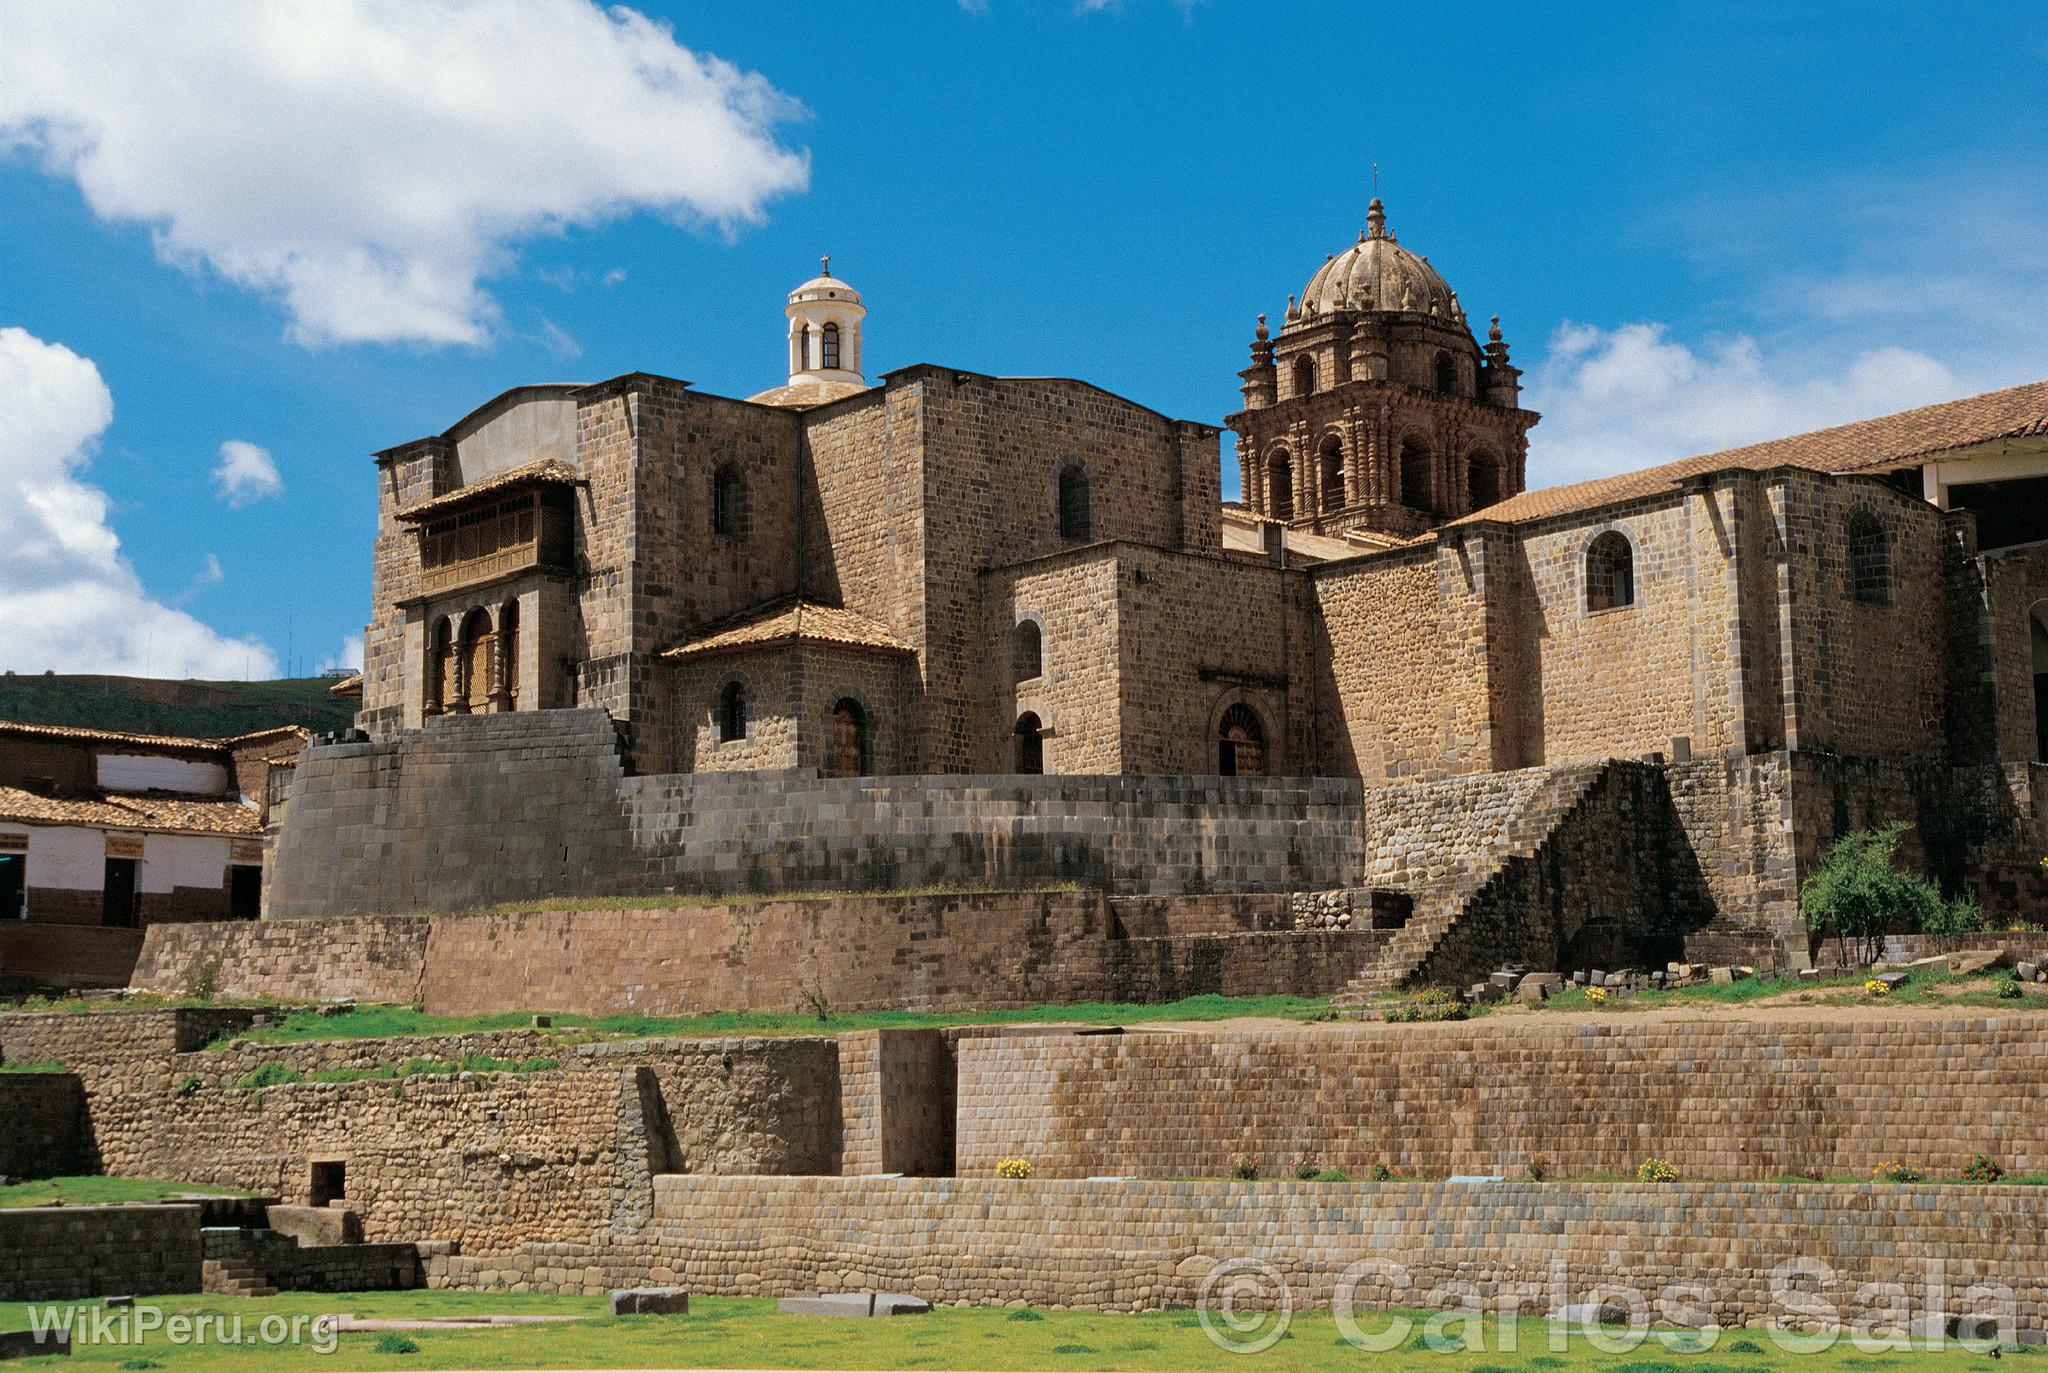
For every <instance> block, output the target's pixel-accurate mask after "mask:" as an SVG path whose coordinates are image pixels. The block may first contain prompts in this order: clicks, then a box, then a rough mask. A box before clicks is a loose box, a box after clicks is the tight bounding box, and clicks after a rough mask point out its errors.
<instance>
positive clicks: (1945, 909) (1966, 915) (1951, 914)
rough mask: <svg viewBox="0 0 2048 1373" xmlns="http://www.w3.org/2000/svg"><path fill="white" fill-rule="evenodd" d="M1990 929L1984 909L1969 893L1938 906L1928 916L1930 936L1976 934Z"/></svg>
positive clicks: (1927, 926)
mask: <svg viewBox="0 0 2048 1373" xmlns="http://www.w3.org/2000/svg"><path fill="white" fill-rule="evenodd" d="M1989 927H1990V922H1989V921H1988V920H1986V919H1985V918H1984V908H1983V907H1982V906H1980V905H1978V904H1977V898H1976V897H1974V896H1972V895H1970V894H1969V893H1968V892H1965V893H1963V894H1962V895H1961V896H1958V897H1954V898H1952V899H1950V900H1947V901H1943V902H1942V903H1940V904H1939V905H1938V906H1936V907H1935V908H1934V910H1933V911H1932V912H1931V913H1930V914H1929V915H1928V917H1927V925H1926V929H1927V933H1929V934H1976V933H1977V932H1978V931H1980V930H1984V929H1988V928H1989Z"/></svg>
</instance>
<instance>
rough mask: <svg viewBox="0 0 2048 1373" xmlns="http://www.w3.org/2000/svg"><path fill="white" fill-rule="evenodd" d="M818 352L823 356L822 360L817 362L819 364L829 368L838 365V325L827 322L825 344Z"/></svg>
mask: <svg viewBox="0 0 2048 1373" xmlns="http://www.w3.org/2000/svg"><path fill="white" fill-rule="evenodd" d="M819 352H820V354H821V355H822V357H823V361H822V362H821V363H820V364H819V365H820V366H822V367H824V368H826V369H828V370H829V369H831V368H834V367H837V366H838V365H839V326H838V325H836V324H828V325H826V326H825V344H824V346H823V347H822V348H821V349H819Z"/></svg>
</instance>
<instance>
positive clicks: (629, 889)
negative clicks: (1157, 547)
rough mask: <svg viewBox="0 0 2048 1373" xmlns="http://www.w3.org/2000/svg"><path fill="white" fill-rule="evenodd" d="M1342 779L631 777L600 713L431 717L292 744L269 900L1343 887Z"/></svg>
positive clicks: (309, 910) (389, 905)
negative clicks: (348, 740) (297, 750)
mask: <svg viewBox="0 0 2048 1373" xmlns="http://www.w3.org/2000/svg"><path fill="white" fill-rule="evenodd" d="M1358 798H1359V788H1358V785H1357V784H1356V783H1354V782H1344V781H1337V780H1328V779H1325V780H1305V779H1289V778H1254V777H1240V778H1216V777H1118V776H1106V777H1011V776H1003V777H948V778H943V779H933V780H926V779H920V778H907V777H895V778H855V779H845V780H835V779H821V778H806V777H791V776H789V775H786V774H783V775H773V776H762V775H754V774H728V775H687V774H663V775H658V776H650V777H635V778H626V777H625V776H624V772H623V768H622V765H621V762H620V758H619V754H618V749H617V745H616V741H615V738H614V733H613V730H612V726H611V723H610V721H609V719H608V718H607V717H606V716H605V715H604V714H603V713H602V712H599V711H539V712H525V713H516V714H511V715H470V716H442V717H439V718H437V719H436V720H434V721H433V722H432V724H431V725H430V726H429V727H428V728H426V729H424V730H421V731H418V732H416V733H413V734H410V735H407V736H405V738H404V740H403V742H400V743H379V744H343V745H333V746H329V747H325V748H316V749H309V750H308V751H307V752H306V754H305V755H304V757H303V759H302V761H301V762H300V764H299V767H298V771H297V774H296V778H295V780H294V782H293V786H292V791H291V800H290V804H289V806H288V807H287V815H286V821H285V824H284V827H283V830H282V831H281V833H280V835H279V838H278V841H277V850H276V859H275V868H274V872H273V874H272V878H271V884H270V913H271V915H272V916H273V917H284V918H303V917H307V916H331V915H362V914H396V913H401V912H406V911H417V910H439V911H457V910H464V909H469V908H474V907H478V906H486V905H490V904H493V903H497V902H504V901H515V900H516V901H530V900H533V899H535V898H536V897H549V896H565V897H566V896H609V895H631V894H651V893H659V892H663V891H679V892H710V893H727V892H779V891H796V890H810V889H818V888H826V889H833V890H847V889H852V890H875V889H882V890H887V889H896V888H904V887H923V886H953V885H988V886H998V887H1001V886H1029V885H1034V884H1043V883H1049V882H1079V883H1084V884H1087V885H1091V886H1100V887H1104V888H1106V889H1109V890H1111V891H1118V892H1146V891H1158V892H1177V891H1183V890H1222V891H1257V890H1265V891H1286V890H1293V889H1297V888H1305V887H1317V886H1339V885H1344V884H1345V883H1346V882H1347V881H1348V880H1349V878H1350V877H1351V876H1352V875H1354V874H1355V872H1356V870H1357V865H1358V851H1359V836H1358V829H1357V814H1358V812H1357V808H1358Z"/></svg>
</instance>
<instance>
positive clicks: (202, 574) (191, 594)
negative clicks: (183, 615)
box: [172, 553, 228, 606]
mask: <svg viewBox="0 0 2048 1373" xmlns="http://www.w3.org/2000/svg"><path fill="white" fill-rule="evenodd" d="M227 579H228V574H227V570H226V569H225V568H223V567H222V566H221V565H220V559H219V558H217V557H215V556H214V555H213V554H211V553H209V554H207V555H206V557H205V558H204V559H202V560H201V561H200V564H199V570H198V571H197V572H195V573H193V574H192V581H191V583H190V584H189V585H188V586H186V588H185V594H184V595H182V596H180V597H178V598H177V599H176V600H175V601H173V602H172V604H173V605H180V606H182V605H189V604H191V603H192V602H193V601H194V600H196V599H198V597H199V595H200V594H201V593H202V592H205V591H209V590H211V589H212V588H214V587H216V586H219V585H220V584H221V583H222V582H224V581H226V580H227Z"/></svg>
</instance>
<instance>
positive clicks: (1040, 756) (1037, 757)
mask: <svg viewBox="0 0 2048 1373" xmlns="http://www.w3.org/2000/svg"><path fill="white" fill-rule="evenodd" d="M1014 738H1015V742H1016V753H1017V771H1018V772H1021V773H1024V774H1025V775H1027V776H1036V775H1037V774H1039V773H1041V772H1044V771H1045V738H1044V726H1042V725H1040V724H1039V723H1038V717H1037V716H1036V715H1033V714H1032V713H1031V712H1030V711H1028V710H1027V711H1025V712H1024V713H1023V714H1022V715H1019V716H1018V717H1017V728H1016V731H1015V736H1014Z"/></svg>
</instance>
